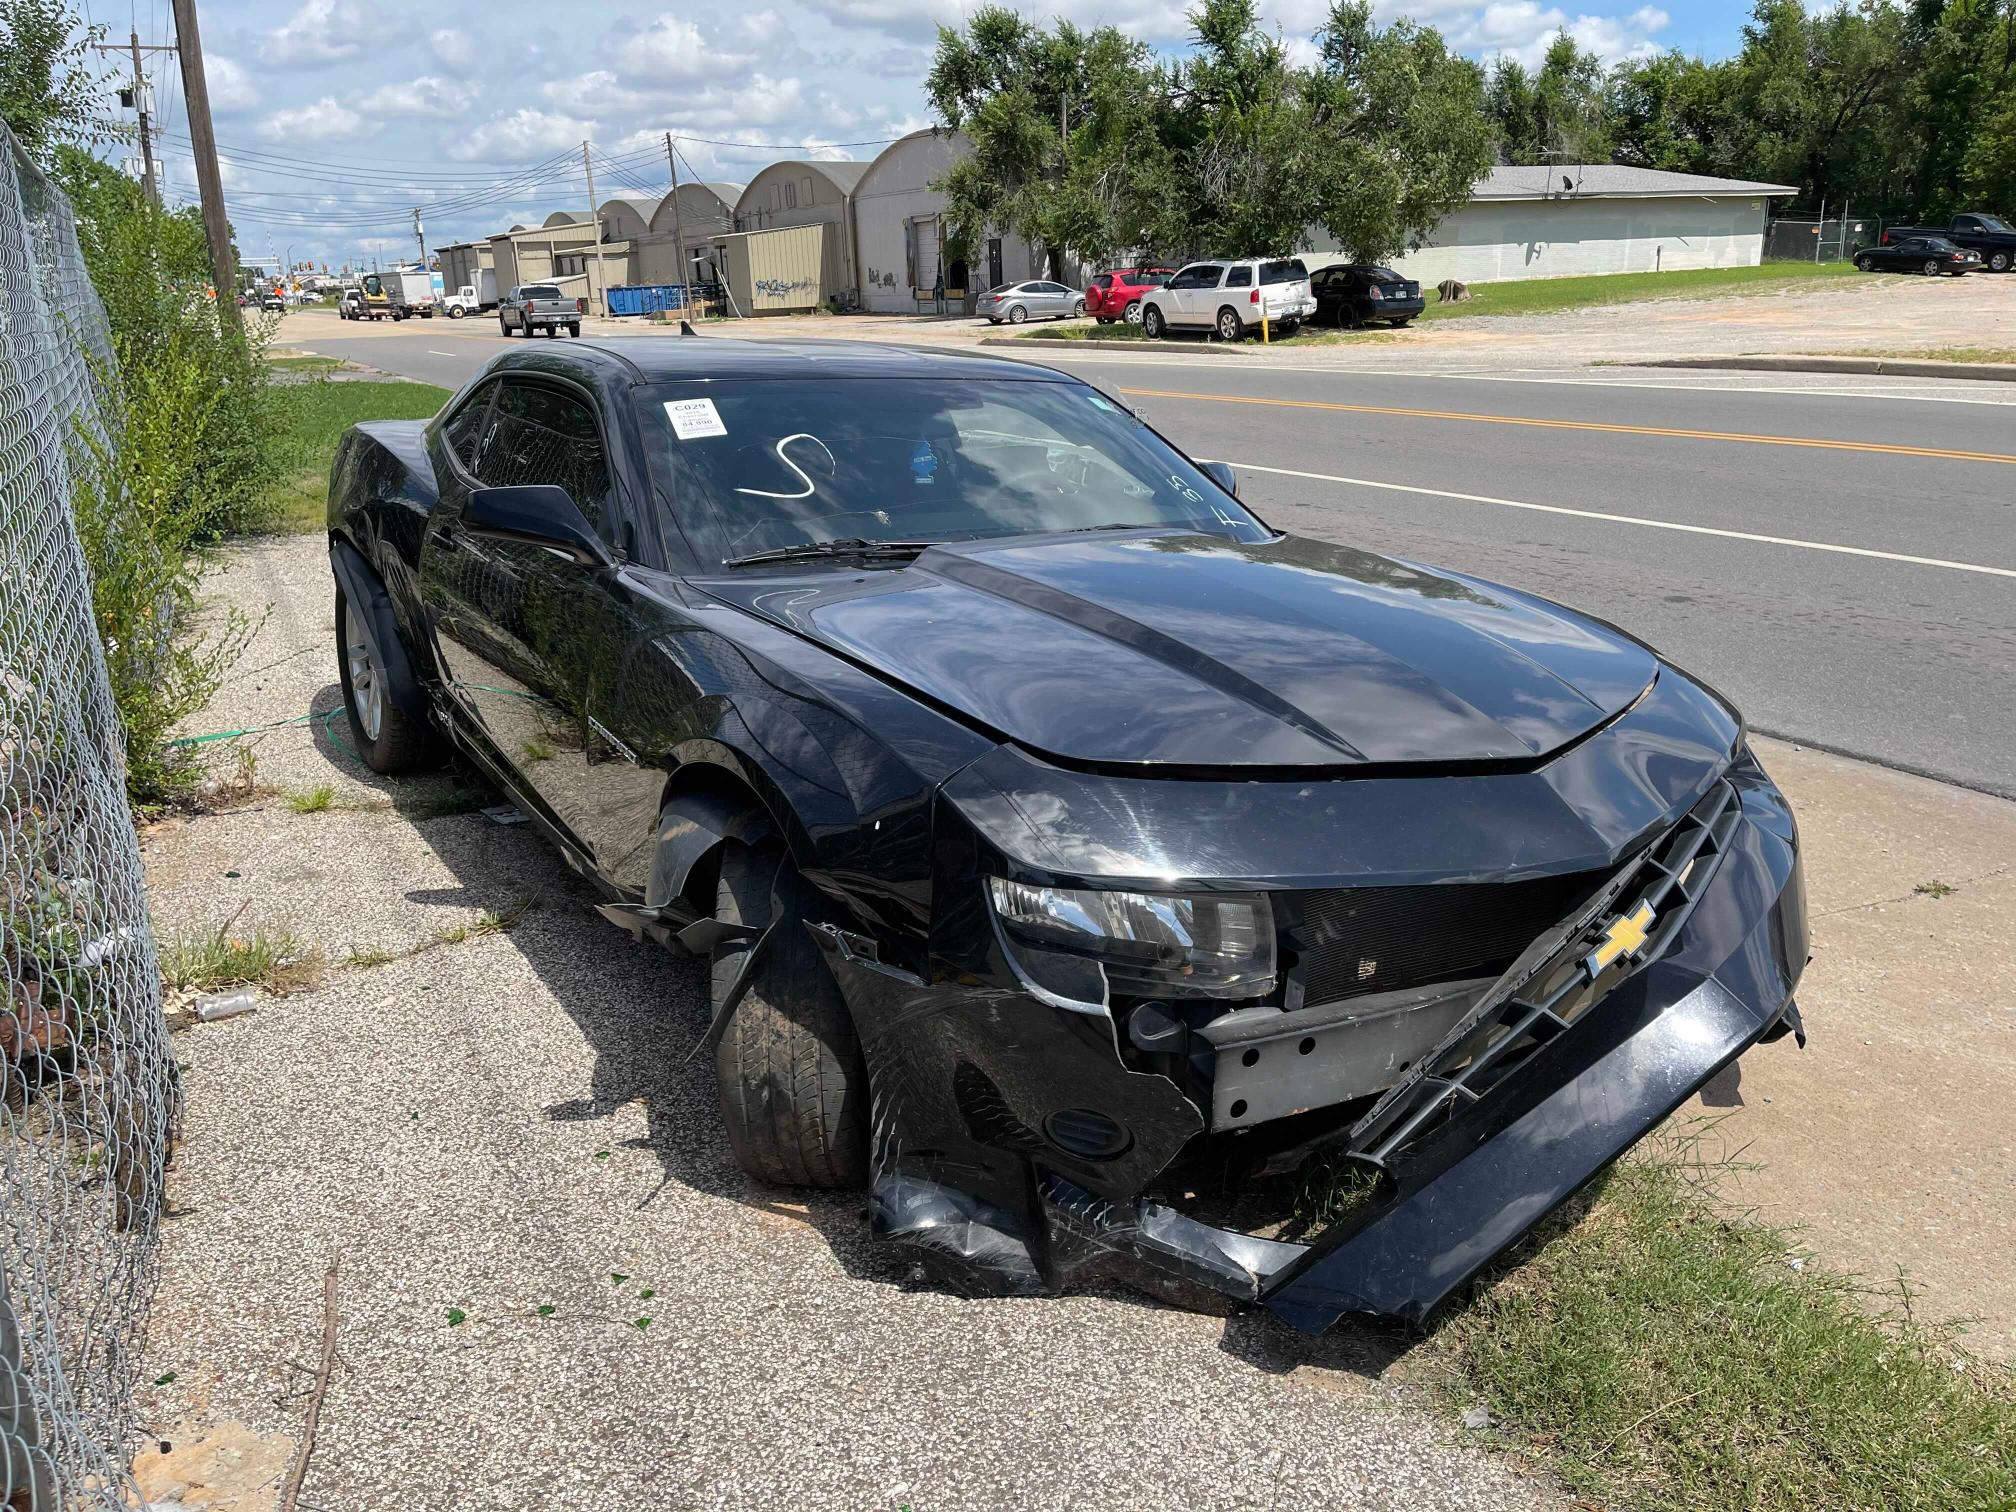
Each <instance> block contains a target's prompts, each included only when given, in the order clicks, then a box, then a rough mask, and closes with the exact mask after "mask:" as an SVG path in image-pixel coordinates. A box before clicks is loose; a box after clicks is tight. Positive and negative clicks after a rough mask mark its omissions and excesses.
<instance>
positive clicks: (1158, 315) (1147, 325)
mask: <svg viewBox="0 0 2016 1512" xmlns="http://www.w3.org/2000/svg"><path fill="white" fill-rule="evenodd" d="M1168 329H1169V322H1168V321H1166V320H1164V319H1163V318H1162V312H1161V310H1160V309H1158V308H1157V307H1156V306H1154V305H1149V306H1148V307H1147V308H1146V309H1145V310H1143V311H1142V312H1141V331H1142V334H1143V335H1145V336H1146V337H1147V338H1148V339H1149V340H1150V341H1160V340H1161V339H1162V333H1163V332H1164V331H1166V330H1168Z"/></svg>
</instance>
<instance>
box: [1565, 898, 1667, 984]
mask: <svg viewBox="0 0 2016 1512" xmlns="http://www.w3.org/2000/svg"><path fill="white" fill-rule="evenodd" d="M1652 918H1653V915H1652V905H1651V904H1650V903H1640V904H1639V905H1638V906H1637V907H1636V908H1634V909H1632V910H1631V912H1629V913H1628V914H1619V915H1618V916H1617V917H1616V918H1614V919H1612V920H1611V921H1610V927H1609V928H1608V929H1606V930H1604V931H1603V939H1602V942H1601V943H1600V944H1598V945H1597V947H1596V948H1595V949H1594V950H1592V951H1590V952H1589V954H1588V955H1586V956H1584V957H1583V959H1582V964H1583V965H1584V966H1585V967H1587V968H1588V971H1589V975H1590V976H1591V977H1598V976H1601V975H1602V974H1603V972H1604V970H1605V969H1606V968H1607V967H1608V966H1609V965H1610V964H1611V963H1612V962H1614V961H1615V960H1616V959H1617V958H1618V957H1619V956H1634V955H1636V954H1638V952H1639V951H1641V950H1643V949H1644V948H1645V941H1646V938H1647V937H1648V936H1649V935H1650V934H1651V933H1652Z"/></svg>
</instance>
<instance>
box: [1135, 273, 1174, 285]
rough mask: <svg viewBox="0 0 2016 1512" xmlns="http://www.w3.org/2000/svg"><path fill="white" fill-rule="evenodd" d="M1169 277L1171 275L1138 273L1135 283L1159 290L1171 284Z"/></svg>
mask: <svg viewBox="0 0 2016 1512" xmlns="http://www.w3.org/2000/svg"><path fill="white" fill-rule="evenodd" d="M1169 277H1170V275H1169V274H1167V273H1163V272H1160V271H1157V272H1154V273H1136V274H1135V275H1134V282H1136V283H1138V284H1146V285H1148V286H1149V287H1150V288H1152V289H1159V288H1161V287H1162V286H1163V285H1164V284H1166V283H1168V282H1169Z"/></svg>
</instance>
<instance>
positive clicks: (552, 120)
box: [443, 109, 595, 162]
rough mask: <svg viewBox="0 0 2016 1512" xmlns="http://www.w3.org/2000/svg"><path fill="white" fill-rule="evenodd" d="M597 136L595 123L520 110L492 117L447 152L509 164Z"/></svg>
mask: <svg viewBox="0 0 2016 1512" xmlns="http://www.w3.org/2000/svg"><path fill="white" fill-rule="evenodd" d="M594 134H595V122H593V121H592V120H583V119H581V118H580V117H577V116H567V115H556V114H554V113H553V112H552V111H549V110H527V109H519V110H514V111H512V112H511V113H510V114H509V115H501V116H492V117H491V118H490V119H489V120H487V121H485V122H483V123H482V124H481V125H479V126H477V127H475V128H474V129H472V130H471V131H469V132H468V133H467V134H466V135H460V136H456V137H453V138H451V139H450V140H449V142H448V144H447V146H446V147H445V148H444V149H443V150H444V152H445V153H446V155H447V156H449V157H451V158H455V159H456V160H458V161H460V162H468V161H470V160H472V159H475V158H492V159H496V160H498V161H500V162H508V161H513V160H520V159H524V158H534V157H545V156H547V155H549V154H551V153H555V152H559V151H560V150H562V149H563V148H567V147H572V146H575V145H577V144H578V143H580V142H581V141H582V140H583V139H584V138H587V137H592V136H593V135H594Z"/></svg>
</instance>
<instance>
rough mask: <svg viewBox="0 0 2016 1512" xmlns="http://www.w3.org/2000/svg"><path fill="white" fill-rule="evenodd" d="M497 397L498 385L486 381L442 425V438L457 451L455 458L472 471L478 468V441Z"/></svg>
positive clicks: (454, 451)
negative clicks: (491, 404) (485, 419)
mask: <svg viewBox="0 0 2016 1512" xmlns="http://www.w3.org/2000/svg"><path fill="white" fill-rule="evenodd" d="M496 397H497V385H496V384H494V383H486V384H485V385H484V386H483V387H482V388H480V389H478V390H477V391H476V392H475V393H473V394H471V395H470V396H469V402H468V403H467V404H464V405H463V406H462V408H460V409H459V410H457V411H455V413H454V414H453V415H450V416H449V417H448V423H447V424H446V425H444V426H442V427H441V436H442V439H443V440H445V441H446V442H447V443H448V449H449V450H450V451H452V452H453V453H455V460H456V461H458V462H460V463H461V464H462V465H463V466H464V467H466V468H468V469H469V470H470V471H471V472H474V471H475V470H476V443H477V441H478V440H479V439H480V438H481V436H482V434H483V421H484V418H485V417H486V416H488V415H489V413H490V401H491V400H492V399H495V398H496Z"/></svg>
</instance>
